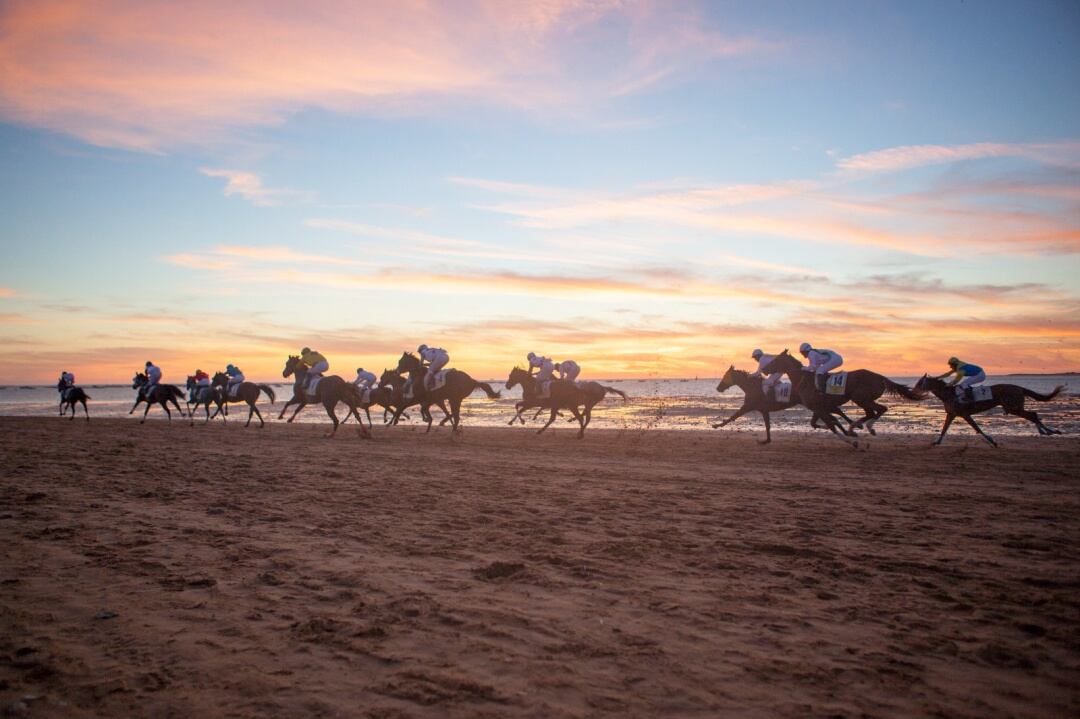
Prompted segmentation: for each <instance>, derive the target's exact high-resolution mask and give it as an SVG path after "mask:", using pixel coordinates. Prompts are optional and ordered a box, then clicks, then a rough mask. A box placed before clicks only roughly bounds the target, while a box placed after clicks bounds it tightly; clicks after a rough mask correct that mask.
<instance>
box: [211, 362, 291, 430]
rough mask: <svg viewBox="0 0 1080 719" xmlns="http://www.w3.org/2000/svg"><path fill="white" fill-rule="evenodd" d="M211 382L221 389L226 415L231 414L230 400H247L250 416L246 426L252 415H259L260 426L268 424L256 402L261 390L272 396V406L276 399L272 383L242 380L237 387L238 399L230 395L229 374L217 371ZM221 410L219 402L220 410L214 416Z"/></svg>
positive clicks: (249, 422) (247, 424)
mask: <svg viewBox="0 0 1080 719" xmlns="http://www.w3.org/2000/svg"><path fill="white" fill-rule="evenodd" d="M210 384H211V386H213V387H217V388H218V389H219V390H220V392H221V402H222V403H224V405H225V414H226V416H227V415H228V414H229V402H247V406H248V418H247V423H246V424H245V425H244V426H245V427H248V426H250V425H251V416H252V415H257V416H258V418H259V427H263V426H265V425H266V422H264V421H263V417H262V412H260V411H259V408H258V407H256V406H255V403H256V402H257V401H259V392H265V393H266V396H267V397H269V398H270V404H271V406H272V405H273V404H274V400H275V399H276V397H274V390H273V388H272V387H271V386H270V385H268V384H256V383H254V382H241V383H240V385H239V386H237V387H236V399H233V398H232V396H230V395H229V391H228V386H229V375H227V374H225V373H224V372H215V373H214V378H213V379H212V380H210ZM220 412H221V403H219V404H218V411H217V412H214V416H215V417H217V416H218V413H220Z"/></svg>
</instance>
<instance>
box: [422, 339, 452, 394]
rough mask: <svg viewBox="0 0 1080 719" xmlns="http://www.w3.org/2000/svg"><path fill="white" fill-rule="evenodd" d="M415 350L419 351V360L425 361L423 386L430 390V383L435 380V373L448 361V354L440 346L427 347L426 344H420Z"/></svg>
mask: <svg viewBox="0 0 1080 719" xmlns="http://www.w3.org/2000/svg"><path fill="white" fill-rule="evenodd" d="M416 351H417V352H418V353H420V360H421V362H426V363H427V365H426V366H427V373H426V374H425V375H424V388H425V389H429V390H430V389H431V383H432V382H434V381H435V374H436V373H437V372H438V371H439V370H441V369H442V368H443V367H445V366H446V363H447V362H449V361H450V355H449V354H447V352H446V350H444V349H443V348H442V347H428V346H427V345H420V346H419V347H417V348H416Z"/></svg>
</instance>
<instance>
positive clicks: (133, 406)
mask: <svg viewBox="0 0 1080 719" xmlns="http://www.w3.org/2000/svg"><path fill="white" fill-rule="evenodd" d="M139 402H142V400H141V399H137V400H135V404H133V405H131V411H130V412H128V414H135V408H136V407H138V406H139ZM147 404H150V403H149V402H147Z"/></svg>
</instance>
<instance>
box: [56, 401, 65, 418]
mask: <svg viewBox="0 0 1080 719" xmlns="http://www.w3.org/2000/svg"><path fill="white" fill-rule="evenodd" d="M56 409H57V414H59V415H60V416H61V417H63V416H64V414H65V412H64V400H60V406H59V407H57V408H56Z"/></svg>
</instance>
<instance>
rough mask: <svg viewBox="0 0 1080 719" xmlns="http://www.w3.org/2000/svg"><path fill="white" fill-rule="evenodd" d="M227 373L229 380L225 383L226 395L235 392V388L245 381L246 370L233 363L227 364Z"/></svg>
mask: <svg viewBox="0 0 1080 719" xmlns="http://www.w3.org/2000/svg"><path fill="white" fill-rule="evenodd" d="M225 374H227V375H229V381H228V383H227V384H226V385H225V395H226V396H229V395H231V394H232V393H233V388H234V387H236V386H237V385H239V384H241V383H242V382H243V381H244V372H243V371H242V370H241V369H240V368H239V367H237V366H236V365H233V364H228V365H225Z"/></svg>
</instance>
